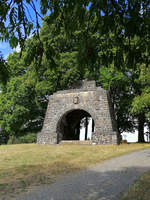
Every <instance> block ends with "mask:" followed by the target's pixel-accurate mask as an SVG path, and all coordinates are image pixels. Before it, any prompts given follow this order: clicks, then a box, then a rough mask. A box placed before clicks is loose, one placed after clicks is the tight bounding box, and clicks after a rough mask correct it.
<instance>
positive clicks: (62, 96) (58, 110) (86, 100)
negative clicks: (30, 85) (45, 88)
mask: <svg viewBox="0 0 150 200" xmlns="http://www.w3.org/2000/svg"><path fill="white" fill-rule="evenodd" d="M76 110H78V111H79V112H78V115H77V116H79V115H80V117H81V116H82V113H83V114H84V113H87V116H88V114H89V116H91V117H92V119H93V120H94V124H95V131H94V132H93V133H92V142H94V143H97V144H117V135H118V134H117V126H116V121H115V118H114V113H113V109H112V106H111V101H110V98H109V93H108V92H107V91H106V90H104V89H102V88H101V87H96V84H95V81H82V83H81V86H80V87H78V89H70V90H63V91H58V92H56V93H54V94H53V95H51V96H50V97H49V103H48V107H47V111H46V116H45V120H44V124H43V128H42V131H41V132H40V133H39V134H38V136H37V143H39V144H58V143H59V142H61V140H62V138H63V131H62V130H63V129H62V128H61V126H62V125H61V123H63V124H64V126H65V123H66V120H65V117H66V116H67V114H68V113H70V112H73V111H76ZM80 111H81V113H80ZM74 121H75V120H74ZM74 124H75V122H74Z"/></svg>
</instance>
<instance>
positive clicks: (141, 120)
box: [138, 114, 145, 143]
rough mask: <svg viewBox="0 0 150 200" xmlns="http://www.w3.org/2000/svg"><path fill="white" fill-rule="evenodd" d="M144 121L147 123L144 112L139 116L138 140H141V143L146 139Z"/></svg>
mask: <svg viewBox="0 0 150 200" xmlns="http://www.w3.org/2000/svg"><path fill="white" fill-rule="evenodd" d="M144 123H145V116H144V114H140V115H139V116H138V142H140V143H142V142H145V140H144Z"/></svg>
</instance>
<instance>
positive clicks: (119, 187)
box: [17, 149, 150, 200]
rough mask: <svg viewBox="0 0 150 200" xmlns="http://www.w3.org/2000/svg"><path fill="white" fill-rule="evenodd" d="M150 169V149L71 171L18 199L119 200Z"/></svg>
mask: <svg viewBox="0 0 150 200" xmlns="http://www.w3.org/2000/svg"><path fill="white" fill-rule="evenodd" d="M148 170H150V149H146V150H142V151H137V152H134V153H130V154H127V155H123V156H120V157H117V158H113V159H110V160H107V161H105V162H103V163H101V164H98V165H97V166H96V167H93V168H89V169H88V170H85V171H80V172H78V173H74V174H71V175H67V176H65V177H63V178H61V179H59V180H57V181H56V182H55V183H53V184H51V185H49V186H41V187H38V189H35V190H33V191H30V192H29V193H27V194H24V195H20V196H18V197H17V200H118V196H120V194H122V193H123V192H125V191H127V190H128V189H129V187H130V185H131V184H133V183H134V182H135V181H136V180H137V179H138V178H139V177H140V176H141V175H142V174H143V173H145V172H146V171H148Z"/></svg>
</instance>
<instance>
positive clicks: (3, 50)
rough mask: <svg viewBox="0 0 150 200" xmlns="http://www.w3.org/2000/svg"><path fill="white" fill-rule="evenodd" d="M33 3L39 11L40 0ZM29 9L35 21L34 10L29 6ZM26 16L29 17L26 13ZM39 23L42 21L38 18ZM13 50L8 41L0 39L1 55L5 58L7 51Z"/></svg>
mask: <svg viewBox="0 0 150 200" xmlns="http://www.w3.org/2000/svg"><path fill="white" fill-rule="evenodd" d="M34 3H35V4H36V8H37V10H38V12H39V13H40V0H37V1H35V2H34ZM28 7H29V6H28ZM29 10H30V15H31V16H32V17H33V20H34V21H35V14H34V11H33V10H32V9H31V7H29ZM27 14H28V13H27ZM28 17H29V15H28ZM29 18H30V17H29ZM39 23H40V24H41V23H42V21H41V20H40V19H39ZM17 49H18V48H17ZM13 51H14V50H13V49H11V47H10V45H9V43H8V42H2V41H0V52H1V54H2V55H3V57H4V59H6V58H7V57H8V55H9V53H12V52H13Z"/></svg>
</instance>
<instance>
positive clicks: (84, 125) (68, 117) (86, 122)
mask: <svg viewBox="0 0 150 200" xmlns="http://www.w3.org/2000/svg"><path fill="white" fill-rule="evenodd" d="M90 122H92V123H90ZM94 126H95V123H94V119H93V118H92V116H91V114H90V113H89V112H87V111H85V110H83V109H73V110H70V111H67V112H66V113H64V114H63V116H61V117H60V119H59V121H58V123H57V128H56V132H57V137H58V138H57V140H58V143H59V142H60V141H61V140H80V138H81V134H82V138H83V137H84V140H88V139H91V137H89V135H90V136H91V135H92V132H94Z"/></svg>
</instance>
